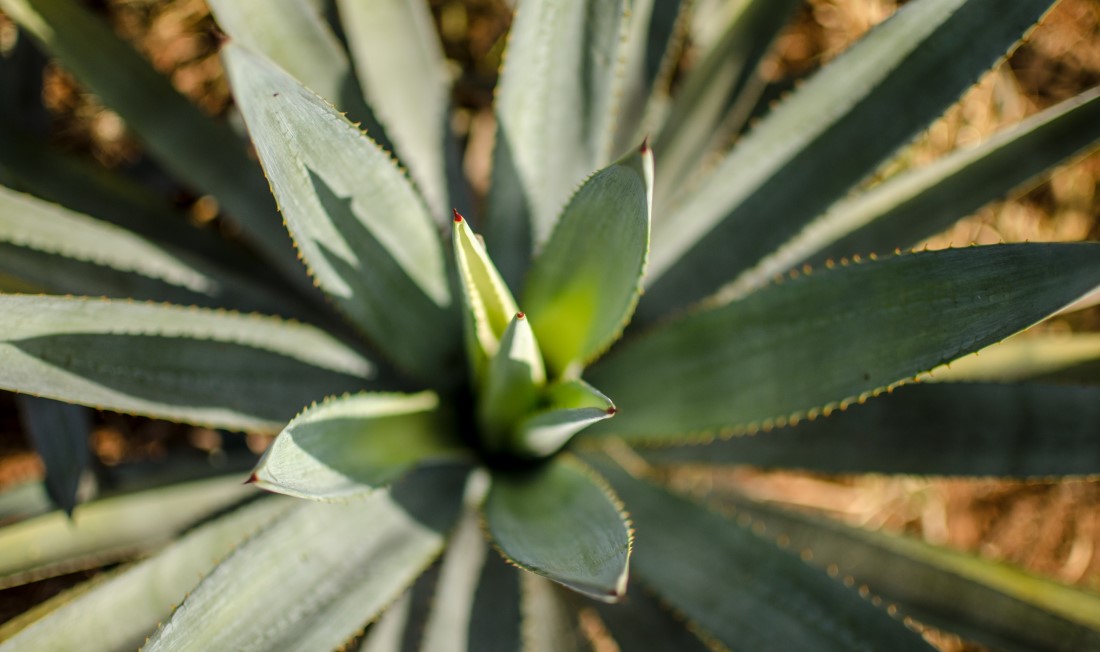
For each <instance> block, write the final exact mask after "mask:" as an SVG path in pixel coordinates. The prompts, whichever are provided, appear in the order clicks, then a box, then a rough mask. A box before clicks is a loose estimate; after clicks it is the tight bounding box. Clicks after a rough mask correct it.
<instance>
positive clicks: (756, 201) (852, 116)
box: [638, 0, 1053, 321]
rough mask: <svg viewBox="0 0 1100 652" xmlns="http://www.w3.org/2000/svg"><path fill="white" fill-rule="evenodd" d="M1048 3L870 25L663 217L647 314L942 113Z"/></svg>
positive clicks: (777, 241)
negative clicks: (929, 82) (865, 32)
mask: <svg viewBox="0 0 1100 652" xmlns="http://www.w3.org/2000/svg"><path fill="white" fill-rule="evenodd" d="M1051 4H1053V2H1052V0H1019V1H1018V2H1013V3H1011V4H1010V5H1007V4H1005V3H1004V2H1001V1H1000V0H922V1H921V2H912V3H908V4H906V5H905V6H903V7H902V8H901V9H899V10H898V11H897V12H896V13H895V14H894V15H893V16H892V17H891V18H889V19H888V20H886V21H885V22H883V23H881V24H880V25H878V26H877V27H875V28H874V29H872V30H871V31H870V32H869V33H868V34H867V35H866V36H865V37H863V39H862V40H861V41H859V42H858V43H856V44H855V45H854V46H852V47H851V48H850V49H849V50H848V51H846V52H845V53H844V54H842V55H841V56H840V57H838V58H837V59H836V60H835V61H833V62H832V63H830V64H829V65H828V66H826V67H825V68H823V69H822V70H821V71H820V72H819V73H818V74H816V75H815V76H814V77H812V78H811V79H809V80H808V81H807V82H806V84H804V85H803V86H801V87H800V88H799V89H798V90H797V91H796V92H794V93H792V94H791V95H790V96H789V97H788V98H787V99H786V100H785V101H783V102H782V103H781V104H780V105H779V106H778V107H776V109H775V110H774V111H772V112H771V113H770V114H769V115H768V117H767V118H766V119H765V120H762V121H761V122H760V124H758V125H757V126H756V127H755V128H754V129H753V130H752V131H751V132H750V133H749V134H748V135H747V136H746V137H745V138H743V139H742V140H741V141H740V143H739V144H738V145H737V147H735V148H734V150H733V151H732V152H731V154H730V155H729V156H727V157H726V159H725V160H723V161H722V162H721V163H720V164H719V165H718V167H717V168H716V169H715V171H714V173H713V174H711V175H710V176H709V177H707V178H706V179H705V180H704V181H702V182H701V183H700V184H698V186H697V187H693V188H692V190H691V192H690V193H685V200H684V201H683V202H681V203H679V204H678V205H677V207H676V209H675V210H674V211H673V212H671V213H669V214H668V215H667V216H661V219H659V220H657V221H655V223H654V225H653V229H654V232H653V255H652V261H651V267H650V275H649V278H648V280H647V286H648V287H647V291H646V300H645V301H643V302H642V305H641V306H639V314H638V318H639V319H640V320H642V321H651V320H653V319H655V318H658V317H660V316H662V315H664V314H666V313H667V312H668V311H669V309H672V308H676V307H679V306H684V305H687V304H689V303H692V302H694V301H696V300H698V299H701V298H703V297H705V296H707V295H709V294H711V293H712V292H714V291H715V290H716V289H718V288H719V287H720V286H721V285H722V284H724V283H726V282H728V281H730V280H732V279H733V278H734V277H735V276H737V274H738V273H739V272H741V271H742V270H744V269H747V268H749V267H751V266H752V265H753V264H755V263H756V262H757V261H759V260H760V259H761V258H763V257H764V256H765V255H767V254H769V253H771V252H773V251H774V250H775V249H776V248H777V247H778V246H779V245H781V244H782V243H783V242H785V241H786V240H788V239H789V238H790V237H791V236H793V235H794V234H796V233H797V232H798V231H800V230H801V229H802V227H803V226H804V225H805V224H807V223H808V222H809V221H810V220H812V219H813V218H815V217H817V216H818V215H820V214H822V213H823V212H824V211H825V210H826V209H827V208H828V207H829V206H830V205H831V204H833V203H834V202H835V201H837V200H838V199H840V198H841V197H843V196H844V195H845V194H847V193H848V192H849V190H851V189H852V188H853V187H854V186H855V185H856V184H858V183H859V182H860V181H861V180H863V179H864V177H866V176H867V175H868V174H869V172H870V171H872V170H874V169H875V167H877V166H878V165H880V164H881V163H883V162H884V161H885V160H886V159H887V158H888V157H889V156H890V155H891V154H893V153H894V152H895V151H896V150H897V149H898V148H899V147H901V146H902V145H904V144H905V143H907V142H908V141H909V140H910V139H912V138H913V137H914V136H915V135H917V133H918V132H919V131H920V130H921V129H924V128H926V127H927V126H928V124H929V123H931V122H932V121H933V120H934V119H935V118H937V117H939V116H940V115H941V114H942V113H943V112H944V110H945V109H947V107H948V106H950V105H951V103H953V102H955V101H956V100H957V99H958V97H959V96H960V95H961V94H962V93H963V91H965V90H966V89H968V88H970V87H971V86H972V85H973V84H974V83H975V82H976V81H977V80H978V78H979V77H980V76H981V75H982V74H983V73H984V72H985V71H986V70H988V69H989V67H990V66H992V65H993V64H994V63H996V61H997V60H998V59H1000V58H1001V57H1003V56H1004V54H1005V52H1006V51H1008V50H1009V49H1010V48H1011V47H1012V45H1013V44H1014V43H1015V42H1016V41H1017V40H1019V39H1020V38H1021V36H1022V35H1023V34H1024V33H1025V32H1026V30H1028V29H1029V28H1030V27H1031V26H1032V25H1034V24H1035V22H1036V21H1037V20H1038V19H1039V18H1040V17H1041V16H1042V15H1043V12H1045V11H1046V10H1047V9H1048V8H1049V7H1050V6H1051ZM928 79H935V80H936V83H934V84H928V83H925V81H924V80H928ZM823 162H824V163H823Z"/></svg>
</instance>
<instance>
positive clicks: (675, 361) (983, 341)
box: [585, 243, 1100, 440]
mask: <svg viewBox="0 0 1100 652" xmlns="http://www.w3.org/2000/svg"><path fill="white" fill-rule="evenodd" d="M1097 284H1100V245H1095V244H1092V243H1088V244H1082V243H1076V244H1042V245H1040V244H1036V245H1000V246H993V247H972V248H969V249H952V250H946V251H938V252H927V253H918V254H904V255H899V256H893V257H890V258H887V259H882V260H874V261H868V262H864V263H861V264H857V265H851V266H845V267H840V268H837V269H834V270H830V271H824V272H817V273H814V274H811V275H809V276H802V277H800V278H798V279H794V280H790V281H787V282H783V283H779V284H777V285H774V286H771V287H768V288H765V289H763V290H761V291H759V292H757V293H755V294H753V295H750V296H749V297H747V298H745V299H742V300H740V301H734V302H732V303H728V304H725V305H721V306H717V307H713V308H710V309H705V310H700V311H698V312H696V313H693V314H691V315H689V316H687V317H684V318H682V319H679V320H676V321H672V322H669V323H667V324H665V325H664V326H662V327H660V328H657V329H655V330H654V331H653V332H652V333H651V334H650V335H648V336H643V337H640V338H638V339H637V340H635V341H633V342H631V343H630V344H629V345H628V346H623V347H621V348H620V349H618V350H617V351H616V352H615V353H614V354H612V355H611V356H610V357H609V358H608V359H607V360H606V361H601V363H600V364H599V365H597V366H595V367H593V368H592V370H591V372H590V373H589V374H588V378H589V380H590V381H591V382H592V383H593V384H594V385H596V386H597V387H599V388H600V389H601V390H602V391H604V392H606V393H607V395H608V396H613V397H614V398H615V403H616V405H617V406H618V407H619V413H618V414H617V415H616V417H615V418H614V419H613V420H609V421H607V422H604V423H603V424H596V425H595V426H593V427H592V428H590V429H589V430H588V431H586V433H585V436H588V435H589V434H590V433H592V434H594V433H597V432H598V433H600V434H607V433H612V432H613V433H616V434H618V435H620V436H623V437H626V438H629V439H636V440H647V439H649V440H653V439H660V438H666V439H674V438H678V437H679V436H682V435H684V434H685V433H717V432H721V433H722V434H735V433H739V432H749V433H752V432H755V431H756V430H758V429H768V428H770V427H772V426H776V425H784V424H785V423H787V422H788V421H790V420H792V419H799V418H802V417H806V416H814V415H817V414H828V413H829V412H831V411H832V410H833V409H834V408H836V407H839V406H845V405H847V404H849V403H851V402H854V401H856V400H858V399H860V398H861V397H869V396H871V395H873V394H877V393H879V392H880V391H881V390H883V389H884V388H887V387H890V386H892V385H894V384H897V383H899V382H902V381H906V380H909V379H911V378H913V377H914V376H915V375H916V374H919V373H921V372H924V371H927V370H929V369H932V368H934V367H936V366H938V365H941V364H943V363H945V362H950V361H951V360H954V359H955V358H958V357H961V356H963V355H966V354H968V353H973V352H974V351H977V350H978V349H981V348H983V347H985V346H988V345H990V344H993V343H995V342H997V341H1000V340H1002V339H1004V338H1005V337H1008V336H1009V335H1011V334H1013V333H1015V332H1017V331H1019V330H1022V329H1024V328H1027V327H1028V326H1031V325H1032V324H1034V323H1035V322H1037V321H1039V320H1041V319H1043V318H1044V317H1046V316H1048V315H1050V314H1052V313H1054V312H1055V311H1057V310H1058V309H1059V308H1061V307H1062V306H1064V305H1066V304H1068V303H1070V302H1072V301H1073V300H1074V299H1076V298H1077V297H1079V296H1081V295H1082V294H1084V293H1086V292H1088V291H1089V290H1091V289H1092V288H1094V287H1096V286H1097Z"/></svg>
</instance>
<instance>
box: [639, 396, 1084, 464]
mask: <svg viewBox="0 0 1100 652" xmlns="http://www.w3.org/2000/svg"><path fill="white" fill-rule="evenodd" d="M1098 429H1100V388H1097V387H1072V386H1057V385H1041V384H1030V383H1029V384H1015V385H1013V384H1000V383H990V384H984V383H981V384H979V383H934V384H924V383H920V384H916V385H910V386H906V387H899V388H897V389H896V390H894V392H893V393H891V394H890V395H887V396H880V397H878V398H874V399H871V400H869V401H867V403H866V404H865V405H853V406H852V407H850V408H848V409H847V410H845V411H843V412H838V413H835V414H832V415H830V416H829V417H828V418H818V419H814V420H813V421H804V422H799V423H798V425H796V426H794V427H792V428H779V429H777V430H774V431H772V432H769V433H764V434H760V435H757V436H755V437H733V438H731V439H727V440H722V441H715V442H711V443H709V444H707V445H692V446H672V447H668V448H655V449H645V450H641V451H639V452H641V453H642V455H643V456H644V457H645V458H646V459H648V460H650V461H653V462H657V463H666V462H695V463H699V462H701V463H705V464H751V465H753V466H756V467H762V468H794V469H806V470H810V471H818V472H822V473H904V474H922V475H963V476H1001V477H1017V478H1021V477H1052V476H1069V475H1097V474H1100V441H1098V439H1097V437H1096V432H1097V430H1098Z"/></svg>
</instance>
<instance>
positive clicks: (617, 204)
mask: <svg viewBox="0 0 1100 652" xmlns="http://www.w3.org/2000/svg"><path fill="white" fill-rule="evenodd" d="M652 204H653V155H652V153H651V152H650V150H649V148H648V147H647V146H646V145H645V144H643V145H642V148H641V150H639V151H638V152H634V153H631V154H628V155H627V156H626V157H624V158H623V159H620V160H619V161H618V162H616V163H614V164H612V165H611V166H609V167H607V168H605V169H603V170H601V171H600V172H597V173H596V174H595V175H593V176H592V177H591V178H589V179H588V180H587V181H586V182H585V183H584V185H583V186H581V188H580V189H579V190H578V191H577V193H576V194H575V195H573V198H572V199H571V200H570V201H569V204H568V205H566V207H565V210H564V211H563V212H562V215H561V219H560V220H559V221H558V223H557V225H556V226H555V227H554V230H553V232H552V233H551V234H550V239H549V240H548V241H547V242H546V245H545V247H544V248H543V250H542V252H541V253H540V254H539V256H538V258H536V259H535V261H534V263H533V264H532V266H531V271H530V273H529V274H528V275H527V284H526V287H525V289H524V292H523V305H524V306H525V308H526V310H527V312H529V313H530V314H531V326H532V328H534V330H535V336H536V337H537V338H538V341H539V346H540V347H541V348H542V352H543V355H544V356H545V358H546V364H547V366H548V367H549V368H550V370H551V372H552V373H554V374H557V375H559V376H560V375H563V374H565V375H577V374H578V372H579V367H580V366H581V365H583V364H585V363H586V362H588V361H589V360H591V359H592V358H594V357H596V356H597V355H599V354H600V353H602V352H603V351H604V350H606V349H607V347H609V346H610V345H611V343H612V342H613V341H614V340H615V339H616V338H617V337H618V336H619V334H620V333H621V332H622V329H623V327H624V326H625V325H626V323H627V321H629V320H630V315H631V314H632V313H633V312H634V306H635V305H636V304H637V303H638V296H639V294H640V293H641V289H642V275H643V272H644V270H645V263H646V256H647V255H648V252H649V222H650V210H651V208H652Z"/></svg>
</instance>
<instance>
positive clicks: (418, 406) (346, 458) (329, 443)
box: [252, 392, 465, 500]
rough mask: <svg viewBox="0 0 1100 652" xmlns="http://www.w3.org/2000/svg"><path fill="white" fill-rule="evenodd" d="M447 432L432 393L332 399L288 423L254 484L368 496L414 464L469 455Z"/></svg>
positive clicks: (301, 493) (319, 496)
mask: <svg viewBox="0 0 1100 652" xmlns="http://www.w3.org/2000/svg"><path fill="white" fill-rule="evenodd" d="M449 430H450V424H449V423H448V422H447V421H446V420H445V419H443V418H441V415H440V412H439V399H438V398H437V397H436V395H435V394H433V393H431V392H422V393H420V394H354V395H351V396H343V397H340V398H334V399H329V400H326V401H324V402H323V403H320V404H319V405H314V406H311V407H309V408H307V409H306V410H305V411H304V412H302V413H301V414H299V415H298V416H297V417H295V418H294V420H292V421H291V422H290V423H289V424H287V426H286V428H284V429H283V431H282V433H280V435H279V437H278V438H277V439H276V440H275V442H274V443H272V444H271V447H270V448H268V449H267V451H266V452H264V456H263V458H262V459H261V460H260V463H259V464H257V465H256V470H255V471H253V472H252V482H254V483H255V484H256V486H258V487H260V488H261V489H267V490H268V491H275V492H277V493H282V494H287V495H288V496H296V497H298V498H309V499H312V500H334V499H339V498H346V497H349V496H354V495H356V494H362V493H368V492H370V491H373V490H374V489H376V488H378V487H380V486H383V485H386V484H389V483H390V482H393V481H394V480H396V479H397V478H398V477H400V476H401V475H403V474H404V473H405V472H407V471H408V470H409V469H411V468H413V467H415V466H418V465H423V464H435V463H442V462H448V461H449V462H455V461H458V460H462V459H464V458H465V454H464V449H463V447H462V446H461V442H459V441H458V438H457V436H456V435H455V434H454V433H451V432H449Z"/></svg>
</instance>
